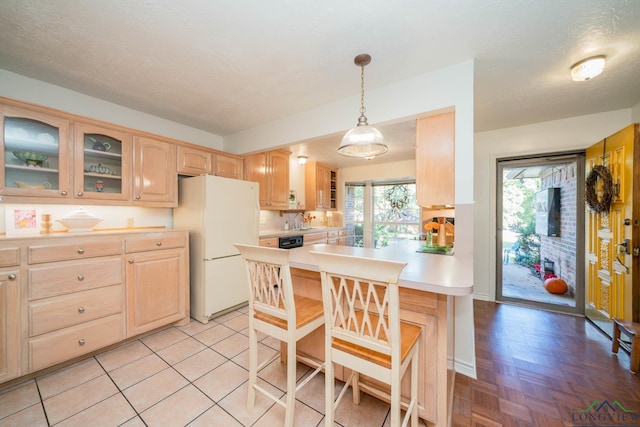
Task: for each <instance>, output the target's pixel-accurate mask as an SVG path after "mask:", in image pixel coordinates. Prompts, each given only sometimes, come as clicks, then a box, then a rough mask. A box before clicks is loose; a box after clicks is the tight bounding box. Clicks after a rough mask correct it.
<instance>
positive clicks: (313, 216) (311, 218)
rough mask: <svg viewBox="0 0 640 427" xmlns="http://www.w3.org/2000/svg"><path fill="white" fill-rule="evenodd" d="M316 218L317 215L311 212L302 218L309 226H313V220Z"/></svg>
mask: <svg viewBox="0 0 640 427" xmlns="http://www.w3.org/2000/svg"><path fill="white" fill-rule="evenodd" d="M314 219H316V216H315V215H311V214H307V215H305V216H303V217H302V220H303V221H304V222H305V223H309V226H311V221H313V220H314Z"/></svg>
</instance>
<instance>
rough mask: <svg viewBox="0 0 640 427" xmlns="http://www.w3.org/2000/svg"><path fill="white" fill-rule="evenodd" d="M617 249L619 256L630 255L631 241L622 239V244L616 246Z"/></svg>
mask: <svg viewBox="0 0 640 427" xmlns="http://www.w3.org/2000/svg"><path fill="white" fill-rule="evenodd" d="M616 246H617V247H618V252H619V253H621V254H630V253H631V240H629V239H624V240H623V241H622V242H620V243H618V244H617V245H616Z"/></svg>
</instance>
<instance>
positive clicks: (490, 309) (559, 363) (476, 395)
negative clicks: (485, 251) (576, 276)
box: [452, 301, 640, 427]
mask: <svg viewBox="0 0 640 427" xmlns="http://www.w3.org/2000/svg"><path fill="white" fill-rule="evenodd" d="M474 318H475V335H476V337H475V338H476V341H475V345H476V371H477V377H478V378H477V379H471V378H468V377H465V376H462V375H459V374H458V375H457V376H456V388H455V391H454V403H453V416H452V425H453V426H454V427H469V426H471V427H498V426H500V427H510V426H519V427H528V426H535V427H561V426H572V425H575V424H580V422H579V420H577V418H576V417H578V416H579V415H578V414H580V413H581V412H580V411H585V410H589V409H588V408H589V406H590V405H591V404H592V403H593V402H594V401H598V402H604V401H607V402H610V403H611V402H614V401H618V402H620V404H621V405H623V406H624V408H625V409H627V410H630V411H635V412H636V413H640V375H638V374H636V375H634V374H631V373H630V372H629V355H628V354H626V353H625V352H623V351H620V352H619V353H618V354H617V355H616V354H613V353H611V340H610V339H609V338H608V337H607V336H605V335H604V334H603V333H601V332H600V331H599V330H598V329H597V328H596V327H595V326H594V325H592V324H591V323H589V321H587V320H586V319H584V318H582V317H579V316H570V315H566V314H560V313H553V312H547V311H542V310H535V309H531V308H526V307H520V306H515V305H508V304H497V303H493V302H487V301H474ZM591 411H593V409H592V410H591Z"/></svg>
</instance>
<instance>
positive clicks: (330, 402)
mask: <svg viewBox="0 0 640 427" xmlns="http://www.w3.org/2000/svg"><path fill="white" fill-rule="evenodd" d="M325 360H326V359H325ZM334 387H335V379H334V370H333V363H331V362H329V363H327V364H326V365H325V367H324V425H325V427H333V419H334V416H333V411H334V409H335V404H334V400H335V393H334V391H335V389H334Z"/></svg>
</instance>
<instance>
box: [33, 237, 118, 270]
mask: <svg viewBox="0 0 640 427" xmlns="http://www.w3.org/2000/svg"><path fill="white" fill-rule="evenodd" d="M121 253H122V243H120V240H109V239H104V238H102V239H99V240H98V239H96V240H91V241H90V240H85V241H78V242H77V243H76V242H74V243H67V244H59V245H42V246H29V248H28V257H29V264H39V263H43V262H51V261H65V260H74V259H85V258H95V257H100V256H108V255H120V254H121Z"/></svg>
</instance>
